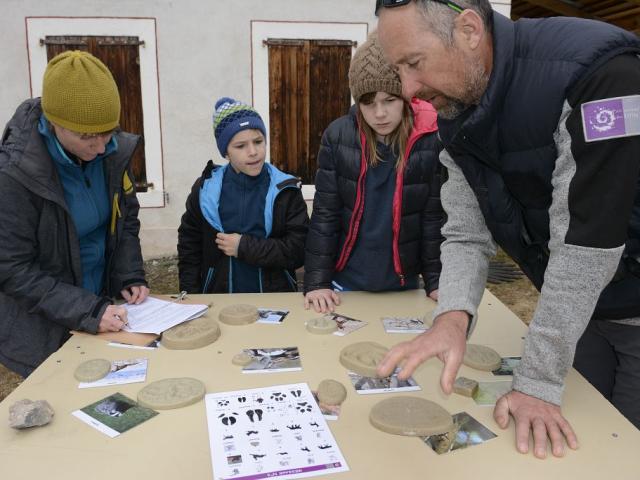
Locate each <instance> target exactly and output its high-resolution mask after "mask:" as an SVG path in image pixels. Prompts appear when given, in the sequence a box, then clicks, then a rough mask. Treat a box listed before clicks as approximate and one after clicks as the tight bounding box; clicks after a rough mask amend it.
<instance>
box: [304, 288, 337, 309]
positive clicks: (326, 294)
mask: <svg viewBox="0 0 640 480" xmlns="http://www.w3.org/2000/svg"><path fill="white" fill-rule="evenodd" d="M312 305H313V309H314V310H315V311H316V312H318V313H329V312H333V311H334V310H335V307H336V306H338V305H340V296H339V295H338V294H337V293H336V292H334V291H333V290H330V289H328V288H321V289H320V290H311V291H310V292H307V294H306V295H305V296H304V308H305V309H306V310H309V307H310V306H312Z"/></svg>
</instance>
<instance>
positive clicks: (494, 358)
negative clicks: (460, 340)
mask: <svg viewBox="0 0 640 480" xmlns="http://www.w3.org/2000/svg"><path fill="white" fill-rule="evenodd" d="M462 363H464V364H465V365H466V366H467V367H471V368H475V369H476V370H485V371H491V370H495V369H496V368H498V367H499V366H500V364H501V363H502V357H500V354H499V353H498V352H496V351H495V350H494V349H493V348H489V347H485V346H484V345H475V344H473V343H470V344H467V351H466V352H465V354H464V358H463V360H462Z"/></svg>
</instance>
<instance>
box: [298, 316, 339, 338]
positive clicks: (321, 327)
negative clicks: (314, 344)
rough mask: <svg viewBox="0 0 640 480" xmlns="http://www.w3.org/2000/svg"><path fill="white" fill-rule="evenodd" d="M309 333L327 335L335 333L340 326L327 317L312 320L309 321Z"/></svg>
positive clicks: (307, 325)
mask: <svg viewBox="0 0 640 480" xmlns="http://www.w3.org/2000/svg"><path fill="white" fill-rule="evenodd" d="M306 327H307V331H308V332H309V333H315V334H318V335H326V334H328V333H333V332H335V331H336V330H337V329H338V324H337V323H336V322H335V321H333V320H331V319H330V318H326V317H319V318H312V319H311V320H307V324H306Z"/></svg>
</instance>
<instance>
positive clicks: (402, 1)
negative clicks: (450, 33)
mask: <svg viewBox="0 0 640 480" xmlns="http://www.w3.org/2000/svg"><path fill="white" fill-rule="evenodd" d="M433 1H434V2H436V3H441V4H442V5H446V6H447V7H449V8H450V9H451V10H453V11H455V12H458V13H462V11H463V10H464V8H462V7H461V6H460V5H458V4H456V3H453V2H449V1H447V0H433ZM409 2H411V0H376V11H375V14H376V15H378V10H380V7H385V8H393V7H400V6H402V5H406V4H408V3H409Z"/></svg>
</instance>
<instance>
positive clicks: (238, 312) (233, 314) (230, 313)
mask: <svg viewBox="0 0 640 480" xmlns="http://www.w3.org/2000/svg"><path fill="white" fill-rule="evenodd" d="M218 318H219V319H220V321H221V322H222V323H226V324H227V325H248V324H250V323H254V322H255V321H256V320H258V309H257V308H256V307H254V306H253V305H244V304H238V305H229V306H228V307H224V308H223V309H222V310H220V314H219V315H218Z"/></svg>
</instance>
